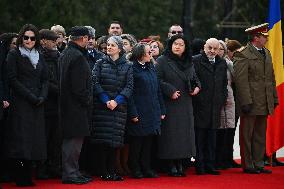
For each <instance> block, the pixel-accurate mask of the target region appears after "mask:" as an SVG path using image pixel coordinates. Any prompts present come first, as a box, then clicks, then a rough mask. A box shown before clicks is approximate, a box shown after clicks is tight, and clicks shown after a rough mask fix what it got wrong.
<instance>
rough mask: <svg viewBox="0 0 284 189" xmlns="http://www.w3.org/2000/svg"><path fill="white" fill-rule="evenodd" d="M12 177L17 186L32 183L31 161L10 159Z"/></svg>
mask: <svg viewBox="0 0 284 189" xmlns="http://www.w3.org/2000/svg"><path fill="white" fill-rule="evenodd" d="M11 164H12V167H13V175H14V179H15V182H16V184H17V185H22V184H27V183H29V184H30V183H32V161H31V160H24V159H12V160H11Z"/></svg>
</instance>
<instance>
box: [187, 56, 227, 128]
mask: <svg viewBox="0 0 284 189" xmlns="http://www.w3.org/2000/svg"><path fill="white" fill-rule="evenodd" d="M192 61H193V64H194V67H195V72H196V75H197V77H198V78H199V80H200V82H201V85H202V90H200V92H199V93H198V94H197V95H196V96H195V97H194V98H193V105H194V118H195V127H197V128H207V129H217V128H219V127H220V117H221V109H222V107H223V106H224V105H225V102H226V99H227V83H228V80H227V64H226V61H225V60H224V59H222V58H220V57H219V56H216V58H215V63H214V65H213V64H211V63H210V62H209V60H208V58H207V56H206V54H205V53H202V54H199V55H196V56H194V57H193V59H192Z"/></svg>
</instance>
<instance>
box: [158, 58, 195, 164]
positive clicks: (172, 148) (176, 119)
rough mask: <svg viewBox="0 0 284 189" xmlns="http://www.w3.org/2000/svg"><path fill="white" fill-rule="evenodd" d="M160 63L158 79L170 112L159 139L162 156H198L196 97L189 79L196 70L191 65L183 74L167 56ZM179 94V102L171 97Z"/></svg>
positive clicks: (171, 157)
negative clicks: (194, 111)
mask: <svg viewBox="0 0 284 189" xmlns="http://www.w3.org/2000/svg"><path fill="white" fill-rule="evenodd" d="M157 62H158V64H157V65H156V68H157V73H158V78H159V80H160V84H161V89H162V92H163V96H164V101H165V106H166V111H167V114H166V118H165V119H164V120H163V121H162V126H161V136H159V137H158V157H159V158H161V159H182V158H187V157H191V156H195V151H196V150H195V135H194V118H193V108H192V97H191V95H190V94H189V93H190V92H189V91H190V89H189V85H188V82H189V81H188V80H187V79H189V78H193V77H194V75H195V72H194V67H193V66H192V65H191V66H190V67H188V68H187V69H186V70H183V71H181V70H179V68H178V67H177V66H176V62H175V60H172V59H171V58H169V57H168V56H166V55H162V56H161V57H159V58H158V59H157ZM197 85H198V84H197ZM199 87H200V86H199ZM175 91H180V94H181V96H180V97H179V98H178V99H177V100H173V99H172V98H171V97H172V95H173V93H174V92H175Z"/></svg>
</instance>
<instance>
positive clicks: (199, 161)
mask: <svg viewBox="0 0 284 189" xmlns="http://www.w3.org/2000/svg"><path fill="white" fill-rule="evenodd" d="M216 132H217V131H216V129H200V128H195V140H196V141H195V144H196V168H197V169H214V164H215V150H216V149H215V148H216Z"/></svg>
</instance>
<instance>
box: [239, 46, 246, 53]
mask: <svg viewBox="0 0 284 189" xmlns="http://www.w3.org/2000/svg"><path fill="white" fill-rule="evenodd" d="M246 48H247V46H242V47H241V48H239V49H238V50H237V51H238V52H242V51H243V50H245V49H246Z"/></svg>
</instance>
